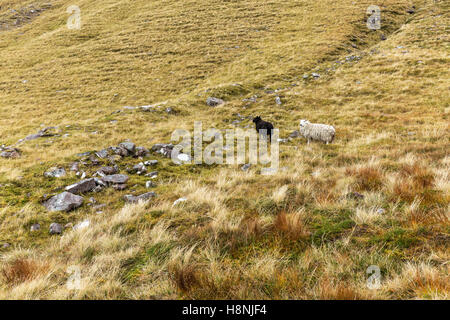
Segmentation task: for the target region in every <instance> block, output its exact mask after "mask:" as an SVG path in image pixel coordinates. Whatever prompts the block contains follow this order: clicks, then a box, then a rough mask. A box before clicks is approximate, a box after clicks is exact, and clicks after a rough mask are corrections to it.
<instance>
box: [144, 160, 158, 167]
mask: <svg viewBox="0 0 450 320" xmlns="http://www.w3.org/2000/svg"><path fill="white" fill-rule="evenodd" d="M144 164H145V165H146V166H156V165H157V164H158V160H148V161H145V162H144Z"/></svg>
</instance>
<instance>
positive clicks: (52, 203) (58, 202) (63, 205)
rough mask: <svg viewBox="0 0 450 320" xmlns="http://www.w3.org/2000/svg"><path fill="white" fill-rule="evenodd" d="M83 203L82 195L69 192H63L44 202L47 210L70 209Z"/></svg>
mask: <svg viewBox="0 0 450 320" xmlns="http://www.w3.org/2000/svg"><path fill="white" fill-rule="evenodd" d="M82 204H83V197H80V196H77V195H75V194H73V193H70V192H63V193H60V194H58V195H56V196H53V197H51V198H50V199H48V200H47V201H45V202H44V206H45V207H46V208H47V210H49V211H70V210H73V209H76V208H78V207H79V206H81V205H82Z"/></svg>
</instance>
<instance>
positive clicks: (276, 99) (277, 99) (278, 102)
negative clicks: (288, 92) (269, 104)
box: [275, 97, 281, 105]
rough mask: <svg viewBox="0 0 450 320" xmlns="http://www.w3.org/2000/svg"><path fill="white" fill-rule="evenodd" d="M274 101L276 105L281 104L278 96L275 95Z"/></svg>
mask: <svg viewBox="0 0 450 320" xmlns="http://www.w3.org/2000/svg"><path fill="white" fill-rule="evenodd" d="M275 103H276V104H277V105H281V98H280V97H276V98H275Z"/></svg>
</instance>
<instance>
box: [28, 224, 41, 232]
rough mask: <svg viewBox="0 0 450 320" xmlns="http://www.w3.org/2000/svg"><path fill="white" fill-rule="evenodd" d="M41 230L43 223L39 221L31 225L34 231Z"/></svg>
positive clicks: (31, 229)
mask: <svg viewBox="0 0 450 320" xmlns="http://www.w3.org/2000/svg"><path fill="white" fill-rule="evenodd" d="M39 230H41V225H40V224H39V223H35V224H33V225H32V226H31V228H30V231H31V232H34V231H39Z"/></svg>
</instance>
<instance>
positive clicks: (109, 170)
mask: <svg viewBox="0 0 450 320" xmlns="http://www.w3.org/2000/svg"><path fill="white" fill-rule="evenodd" d="M97 172H101V173H103V174H104V175H111V174H116V173H117V172H119V168H118V167H116V166H115V167H101V168H100V169H98V171H97Z"/></svg>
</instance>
